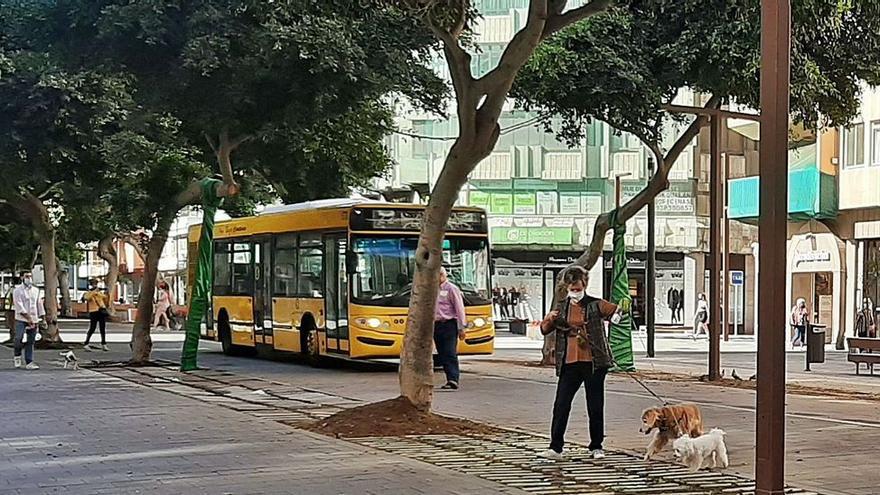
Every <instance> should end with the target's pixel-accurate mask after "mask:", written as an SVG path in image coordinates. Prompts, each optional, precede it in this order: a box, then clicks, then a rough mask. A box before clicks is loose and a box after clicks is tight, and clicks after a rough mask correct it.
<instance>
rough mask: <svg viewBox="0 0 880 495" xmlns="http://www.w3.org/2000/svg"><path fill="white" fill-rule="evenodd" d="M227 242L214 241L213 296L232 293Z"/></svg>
mask: <svg viewBox="0 0 880 495" xmlns="http://www.w3.org/2000/svg"><path fill="white" fill-rule="evenodd" d="M229 248H230V245H229V242H225V241H217V242H215V243H214V287H213V288H212V293H213V294H214V295H215V296H228V295H230V294H231V293H232V253H231V252H230V249H229Z"/></svg>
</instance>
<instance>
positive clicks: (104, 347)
mask: <svg viewBox="0 0 880 495" xmlns="http://www.w3.org/2000/svg"><path fill="white" fill-rule="evenodd" d="M101 350H102V351H109V350H110V346H108V345H107V344H101Z"/></svg>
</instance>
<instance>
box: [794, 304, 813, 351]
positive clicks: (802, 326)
mask: <svg viewBox="0 0 880 495" xmlns="http://www.w3.org/2000/svg"><path fill="white" fill-rule="evenodd" d="M809 321H810V319H809V316H808V313H807V301H806V300H805V299H804V298H803V297H799V298H797V301H796V302H795V304H794V307H792V308H791V326H792V328H793V329H794V335H793V336H792V339H791V346H792V347H800V346H803V345H804V343H805V342H806V341H807V323H808V322H809Z"/></svg>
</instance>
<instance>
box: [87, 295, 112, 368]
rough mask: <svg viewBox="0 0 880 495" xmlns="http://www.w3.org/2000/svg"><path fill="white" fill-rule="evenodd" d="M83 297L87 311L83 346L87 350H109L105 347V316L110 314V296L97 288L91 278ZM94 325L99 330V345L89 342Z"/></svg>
mask: <svg viewBox="0 0 880 495" xmlns="http://www.w3.org/2000/svg"><path fill="white" fill-rule="evenodd" d="M83 299H85V301H86V311H88V312H89V331H88V332H87V333H86V341H85V344H84V345H83V348H84V349H85V350H87V351H97V350H104V351H109V350H110V348H109V347H107V317H108V316H110V311H109V309H108V307H109V306H110V296H109V295H108V294H107V293H105V292H104V291H102V290H101V289H99V288H98V281H97V280H95V279H92V280H90V281H89V291H88V292H86V295H85V296H83ZM96 327H97V328H99V329H100V330H101V347H98V346H93V345H92V344H90V343H89V342H90V341H91V340H92V335H93V334H94V333H95V328H96Z"/></svg>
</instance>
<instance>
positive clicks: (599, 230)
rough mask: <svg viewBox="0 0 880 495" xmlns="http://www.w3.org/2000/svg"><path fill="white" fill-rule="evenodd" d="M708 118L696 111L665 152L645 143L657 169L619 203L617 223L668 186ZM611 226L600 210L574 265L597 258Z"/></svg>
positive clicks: (716, 101) (715, 100)
mask: <svg viewBox="0 0 880 495" xmlns="http://www.w3.org/2000/svg"><path fill="white" fill-rule="evenodd" d="M720 106H721V97H719V96H712V97H711V98H709V101H707V102H706V105H705V107H706V108H718V107H720ZM708 121H709V119H708V117H706V116H705V115H698V116H697V118H696V119H694V121H693V122H691V124H690V125H689V126H688V127H687V129H685V131H684V132H683V133H682V134H681V136H679V137H678V139H677V140H676V141H675V144H673V145H672V147H671V148H670V149H669V151H668V152H666V155H665V156H664V155H663V151H662V150H661V149H660V147H659V146H658V145H657V144H656V143H645V144H646V145H648V147H649V148H650V149H651V152H652V153H654V155H655V156H656V157H658V164H657V171H656V172H655V173H654V175H653V176H652V177H651V180H650V181H648V184H647V185H646V186H645V188H644V189H642V190H641V191H639V193H638V194H636V195H635V196H634V197H633V198H632V199H630V200H629V201H627V202H626V203H625V204H623V205H621V207H620V208H619V209H618V213H617V221H618V222H619V223H625V222H626V221H627V220H629V219H630V218H632V217H634V216H635V215H636V213H638V212H639V210H641V209H642V208H644V207H645V206H646V205H647V204H648V203H649V202H651V200H653V199H654V198H656V197H657V195H658V194H660V193H661V192H663V191H664V190H666V188H667V187H669V172H670V170H672V166H673V165H674V164H675V162H676V160H678V157H679V156H681V154H682V152H683V151H684V150H685V148H687V146H688V145H689V144H690V142H691V141H692V140H693V139H694V138H695V137H697V135H698V134H699V133H700V129H701V128H703V127H704V126H705V125H706V124H708ZM660 157H662V158H660ZM612 227H613V225H611V213H610V212H607V213H603V214H601V215H599V217H598V218H596V223H595V225H594V226H593V236H592V239H591V240H590V246H589V247H588V248H587V250H586V251H584V253H583V254H581V255H580V257H578V259H577V261H575V264H576V265H580V266H583V267H584V268H586V269H587V270H589V269H590V268H592V267H593V265H595V264H596V261H598V260H599V256H601V255H602V250H603V249H604V247H605V235H606V234H607V233H608V231H609V230H611V228H612Z"/></svg>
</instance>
